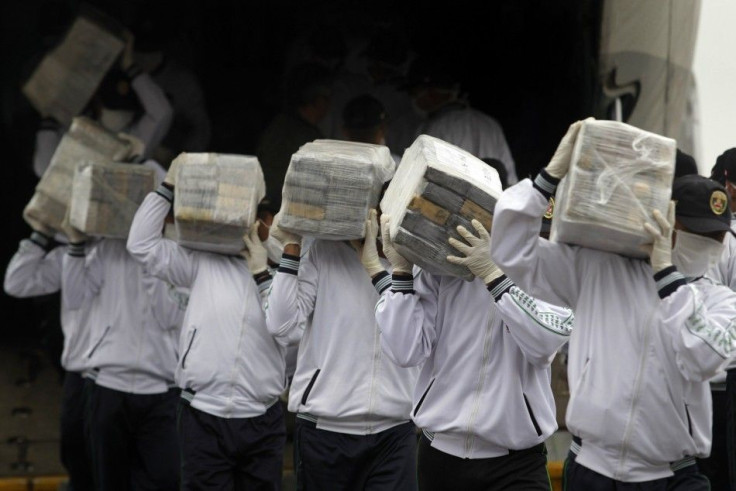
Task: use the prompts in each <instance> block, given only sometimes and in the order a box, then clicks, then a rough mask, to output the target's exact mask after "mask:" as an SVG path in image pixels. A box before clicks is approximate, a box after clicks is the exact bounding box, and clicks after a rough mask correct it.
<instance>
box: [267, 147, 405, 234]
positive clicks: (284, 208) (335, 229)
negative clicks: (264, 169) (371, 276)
mask: <svg viewBox="0 0 736 491" xmlns="http://www.w3.org/2000/svg"><path fill="white" fill-rule="evenodd" d="M394 169H395V164H394V161H393V158H392V157H391V153H390V151H389V149H388V147H385V146H383V145H369V144H366V143H354V142H345V141H337V140H315V141H314V142H311V143H307V144H305V145H303V146H302V147H301V148H300V149H299V151H297V152H296V153H295V154H294V155H292V157H291V163H290V164H289V169H288V170H287V171H286V176H285V178H284V189H283V193H282V198H283V202H282V204H281V218H280V220H281V221H280V222H279V226H280V227H282V228H284V229H285V230H288V231H290V232H294V233H297V234H299V235H303V236H310V237H315V238H318V239H328V240H352V239H360V238H362V237H364V235H365V230H364V228H365V219H366V218H367V216H368V211H369V210H370V209H371V208H375V207H376V205H377V204H378V199H379V197H380V194H381V188H382V187H383V183H385V182H386V181H388V180H389V179H391V176H392V175H393V173H394Z"/></svg>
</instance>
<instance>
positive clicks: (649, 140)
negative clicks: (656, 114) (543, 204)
mask: <svg viewBox="0 0 736 491" xmlns="http://www.w3.org/2000/svg"><path fill="white" fill-rule="evenodd" d="M675 152H676V143H675V140H672V139H670V138H665V137H663V136H660V135H656V134H654V133H649V132H647V131H643V130H640V129H638V128H635V127H633V126H629V125H627V124H624V123H619V122H615V121H586V122H584V123H583V125H582V127H581V128H580V132H579V133H578V136H577V140H576V141H575V146H574V148H573V151H572V161H571V163H570V170H569V171H568V174H567V176H566V177H565V178H564V179H563V180H562V182H561V183H560V186H559V187H558V189H557V195H556V199H555V216H554V219H553V220H552V230H551V235H550V239H551V240H553V241H556V242H564V243H567V244H576V245H580V246H584V247H589V248H592V249H599V250H603V251H608V252H613V253H617V254H621V255H624V256H629V257H634V258H645V257H647V253H646V252H645V251H644V250H643V249H642V247H641V246H642V245H645V244H651V242H652V239H651V237H650V236H649V234H648V233H647V232H646V231H645V230H644V227H643V223H644V222H645V221H648V222H649V223H651V224H652V225H653V226H654V227H658V225H657V223H656V222H655V221H654V219H653V218H652V210H654V209H657V210H659V211H660V212H661V213H662V215H663V216H667V207H668V203H669V200H670V197H671V194H672V179H673V176H674V169H675Z"/></svg>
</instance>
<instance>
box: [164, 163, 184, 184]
mask: <svg viewBox="0 0 736 491" xmlns="http://www.w3.org/2000/svg"><path fill="white" fill-rule="evenodd" d="M180 156H181V155H180ZM180 163H181V160H180V159H179V157H177V158H175V159H174V160H172V161H171V163H170V164H169V170H168V171H166V177H164V183H166V184H168V185H169V186H171V187H174V186H175V185H176V176H177V174H179V164H180Z"/></svg>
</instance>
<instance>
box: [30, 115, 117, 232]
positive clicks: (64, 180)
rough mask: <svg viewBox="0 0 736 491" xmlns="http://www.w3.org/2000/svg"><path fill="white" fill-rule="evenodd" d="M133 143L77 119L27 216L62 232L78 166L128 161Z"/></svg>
mask: <svg viewBox="0 0 736 491" xmlns="http://www.w3.org/2000/svg"><path fill="white" fill-rule="evenodd" d="M130 151H131V143H130V142H129V141H128V140H125V139H122V138H120V137H118V136H117V135H116V134H114V133H112V132H110V131H107V130H106V129H105V128H103V127H102V126H100V125H99V124H97V123H95V122H94V121H92V120H91V119H88V118H85V117H77V118H74V121H73V122H72V125H71V127H70V128H69V131H67V132H66V134H65V135H64V136H63V137H62V139H61V142H59V146H58V147H56V151H55V152H54V155H53V157H52V158H51V163H50V164H49V167H48V169H46V172H44V174H43V176H42V177H41V180H40V181H39V183H38V185H37V186H36V192H35V194H34V195H33V197H32V198H31V201H30V203H28V205H27V206H26V208H25V210H24V211H23V216H24V217H31V218H33V219H35V220H36V221H39V222H41V223H43V224H44V225H46V226H48V227H50V228H52V229H54V230H57V231H58V230H60V229H61V223H62V222H63V220H64V217H65V216H66V210H67V206H68V205H69V202H70V200H71V197H72V183H73V182H74V171H75V170H76V168H77V165H79V164H80V163H84V162H94V163H112V162H113V161H114V160H122V161H124V160H125V159H126V158H127V157H128V155H129V152H130Z"/></svg>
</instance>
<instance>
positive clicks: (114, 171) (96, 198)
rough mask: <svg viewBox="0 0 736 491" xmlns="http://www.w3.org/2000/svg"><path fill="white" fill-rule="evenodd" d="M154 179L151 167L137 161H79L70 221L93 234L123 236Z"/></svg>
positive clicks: (96, 235) (126, 234)
mask: <svg viewBox="0 0 736 491" xmlns="http://www.w3.org/2000/svg"><path fill="white" fill-rule="evenodd" d="M154 183H155V177H154V171H153V170H152V169H149V168H146V167H143V166H141V165H135V164H103V163H92V162H87V163H82V164H79V166H78V167H77V170H76V172H75V174H74V184H73V186H72V199H71V204H70V205H69V223H71V225H72V226H73V227H74V228H76V229H78V230H81V231H82V232H84V233H85V234H87V235H90V236H94V237H111V238H117V239H124V238H126V237H127V236H128V232H129V231H130V225H131V224H132V223H133V217H134V216H135V212H136V211H137V210H138V206H140V204H141V203H142V202H143V199H144V198H145V197H146V195H147V194H148V193H150V192H151V191H153V189H154Z"/></svg>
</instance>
